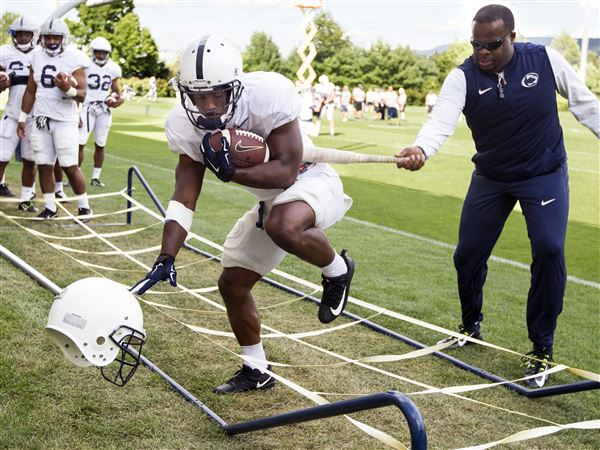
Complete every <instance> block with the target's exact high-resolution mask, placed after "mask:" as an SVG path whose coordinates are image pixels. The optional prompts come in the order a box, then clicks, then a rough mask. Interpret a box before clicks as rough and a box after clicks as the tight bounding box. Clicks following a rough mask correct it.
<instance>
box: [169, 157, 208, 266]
mask: <svg viewBox="0 0 600 450" xmlns="http://www.w3.org/2000/svg"><path fill="white" fill-rule="evenodd" d="M204 170H205V168H204V165H203V164H202V163H199V162H197V161H194V160H193V159H192V158H190V157H189V156H187V155H179V163H178V164H177V168H176V169H175V191H174V192H173V196H172V197H171V200H173V201H176V202H179V203H180V204H182V205H183V206H184V207H185V208H187V209H188V210H191V211H195V209H196V202H197V201H198V197H199V196H200V191H201V188H202V181H203V179H204ZM186 236H187V231H186V230H185V229H184V228H183V226H182V225H181V224H180V223H178V222H177V221H176V220H170V221H169V222H167V223H165V227H164V229H163V239H162V247H161V251H160V253H161V254H167V255H170V256H173V257H175V256H177V252H179V249H180V248H181V246H182V245H183V242H184V241H185V238H186Z"/></svg>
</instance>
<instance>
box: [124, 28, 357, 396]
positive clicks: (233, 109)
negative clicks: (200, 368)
mask: <svg viewBox="0 0 600 450" xmlns="http://www.w3.org/2000/svg"><path fill="white" fill-rule="evenodd" d="M177 84H178V86H179V89H180V93H181V104H178V105H177V106H176V107H175V109H174V110H173V111H172V112H171V113H170V114H169V116H168V117H167V120H166V124H165V131H166V135H167V140H168V144H169V148H170V149H171V151H173V152H174V153H176V154H178V155H179V162H178V165H177V169H176V178H175V180H176V181H175V190H174V193H173V197H172V199H171V201H170V202H169V206H168V209H167V214H166V221H165V226H164V229H163V239H162V247H161V253H160V256H159V257H158V259H157V260H156V262H155V263H154V267H153V268H152V270H151V271H150V272H149V273H148V274H147V275H146V278H144V279H143V280H141V281H139V282H138V283H137V284H136V285H135V286H134V287H133V288H132V292H135V293H138V294H140V295H141V294H143V293H144V292H145V291H146V290H148V289H149V288H150V287H152V286H153V285H154V284H156V283H158V282H160V281H163V280H169V282H170V283H171V285H172V286H176V272H175V265H174V264H175V257H176V256H177V252H178V251H179V249H180V248H181V246H182V244H183V242H184V241H185V238H186V235H187V232H188V231H189V229H190V227H191V225H192V219H193V215H194V210H195V208H196V202H197V200H198V197H199V195H200V190H201V187H202V183H203V178H204V173H205V170H206V168H207V167H208V168H209V170H211V171H212V172H213V173H214V174H215V175H216V176H217V178H219V179H220V180H221V181H224V182H229V181H233V182H235V183H238V184H241V185H243V186H244V187H246V188H247V189H248V190H249V191H251V192H252V193H254V194H255V195H256V196H257V199H258V200H259V202H258V204H257V205H256V206H255V207H254V208H253V209H252V210H250V211H248V212H247V213H246V214H245V215H244V216H242V218H240V219H239V220H238V222H237V223H236V224H235V226H234V227H233V229H232V230H231V232H230V233H229V235H228V236H227V238H226V240H225V244H224V250H223V258H222V262H221V263H222V266H223V271H222V273H221V276H220V277H219V283H218V284H219V291H220V293H221V296H222V297H223V300H224V302H225V306H226V307H227V314H228V318H229V323H230V325H231V328H232V330H233V332H234V334H235V336H236V338H237V341H238V343H239V344H240V346H241V354H242V355H243V356H245V357H247V358H248V359H245V360H244V362H243V365H242V368H241V370H239V371H238V372H236V374H235V375H234V376H233V377H232V378H231V379H230V380H229V381H227V382H226V383H224V384H222V385H220V386H218V387H216V388H215V392H216V393H218V394H227V393H231V392H241V391H248V390H256V389H267V388H270V387H272V386H273V385H274V383H275V380H274V378H272V377H271V376H270V375H269V374H268V373H267V370H269V369H270V366H268V365H267V360H266V356H265V352H264V349H263V345H262V342H261V339H260V328H261V325H260V318H259V314H258V311H257V309H256V305H255V303H254V299H253V297H252V293H251V289H252V287H253V286H254V285H255V284H256V283H257V282H258V281H259V280H260V279H261V277H262V276H264V275H266V274H267V273H269V272H270V271H271V270H272V269H274V268H275V267H277V266H278V265H279V263H280V262H281V261H282V260H283V258H284V257H285V255H286V253H291V254H293V255H296V256H298V257H299V258H301V259H303V260H304V261H307V262H309V263H311V264H313V265H315V266H317V267H320V268H321V269H322V272H323V274H322V278H323V296H322V299H321V306H320V308H319V320H320V321H321V322H323V323H328V322H331V321H332V320H334V319H335V318H336V317H338V316H339V315H340V314H341V313H342V311H343V310H344V307H345V305H346V302H347V299H348V291H349V288H350V282H351V280H352V276H353V274H354V261H353V260H352V259H351V258H350V256H349V255H348V254H347V252H346V251H345V250H344V251H342V253H341V255H339V254H337V253H336V252H335V250H334V249H333V248H332V246H331V244H330V243H329V240H328V239H327V236H326V235H325V233H324V231H323V230H324V229H326V228H328V227H330V226H331V225H333V224H335V223H336V222H338V221H340V220H341V219H342V217H343V216H344V214H345V213H346V211H347V210H348V209H349V208H350V206H351V204H352V199H351V198H350V197H348V196H347V195H345V194H344V191H343V186H342V183H341V180H340V178H339V176H338V174H337V173H336V172H335V171H334V170H333V169H332V168H331V167H330V166H329V165H328V164H322V163H319V164H315V163H311V162H308V161H303V159H302V155H303V149H304V146H307V145H312V143H311V142H310V140H309V139H308V138H306V137H305V136H303V135H302V132H301V131H300V127H299V124H298V114H299V112H300V98H299V96H298V94H297V93H296V91H295V89H294V85H293V84H292V82H291V81H289V80H288V79H287V78H285V77H283V76H281V75H279V74H277V73H272V72H252V73H247V74H242V58H241V55H240V53H239V51H238V50H237V49H235V47H234V46H233V45H232V44H231V43H230V42H229V41H227V40H226V39H224V38H222V37H220V36H217V35H209V36H205V37H202V38H200V39H196V40H194V41H192V43H190V45H189V46H188V47H187V48H186V49H185V51H184V53H183V55H182V57H181V62H180V66H179V74H178V80H177ZM227 127H228V128H243V129H245V130H249V131H252V132H254V133H256V134H258V135H260V136H264V137H265V139H266V142H267V144H268V146H269V149H270V154H271V157H270V160H269V161H268V162H266V163H264V164H258V165H256V166H253V167H249V168H241V167H238V168H236V167H234V166H233V164H232V163H231V158H230V156H229V149H228V145H227V141H226V140H225V139H222V140H221V143H222V144H223V149H222V150H220V151H214V150H213V148H212V147H211V145H210V142H209V139H210V136H211V131H215V130H220V129H224V128H227ZM207 163H208V164H207Z"/></svg>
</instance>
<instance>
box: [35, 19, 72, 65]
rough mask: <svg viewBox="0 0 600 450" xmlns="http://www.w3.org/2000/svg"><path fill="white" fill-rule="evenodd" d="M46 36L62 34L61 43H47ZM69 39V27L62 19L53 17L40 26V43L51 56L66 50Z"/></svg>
mask: <svg viewBox="0 0 600 450" xmlns="http://www.w3.org/2000/svg"><path fill="white" fill-rule="evenodd" d="M44 36H60V37H61V40H60V44H49V45H46V43H45V42H44ZM68 40H69V27H68V26H67V24H66V23H65V22H64V21H63V20H62V19H51V20H49V21H48V22H46V23H44V25H42V28H40V44H41V46H42V48H43V49H44V51H45V52H46V53H47V54H48V55H50V56H56V55H59V54H60V53H62V52H63V51H64V49H65V48H66V46H67V43H68Z"/></svg>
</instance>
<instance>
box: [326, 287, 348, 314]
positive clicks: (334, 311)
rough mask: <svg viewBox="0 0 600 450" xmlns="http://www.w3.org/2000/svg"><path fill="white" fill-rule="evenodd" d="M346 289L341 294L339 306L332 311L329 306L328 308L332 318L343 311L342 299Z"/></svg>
mask: <svg viewBox="0 0 600 450" xmlns="http://www.w3.org/2000/svg"><path fill="white" fill-rule="evenodd" d="M346 289H347V288H344V292H342V299H341V300H340V304H339V305H338V307H337V308H335V309H333V308H332V307H331V306H330V307H329V310H330V311H331V314H333V315H334V316H339V315H340V313H341V312H342V309H344V297H345V296H346Z"/></svg>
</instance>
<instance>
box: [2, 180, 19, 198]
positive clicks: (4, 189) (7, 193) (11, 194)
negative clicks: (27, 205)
mask: <svg viewBox="0 0 600 450" xmlns="http://www.w3.org/2000/svg"><path fill="white" fill-rule="evenodd" d="M0 197H16V195H15V193H14V192H13V191H11V190H10V188H9V187H8V186H7V185H6V183H3V184H0Z"/></svg>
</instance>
